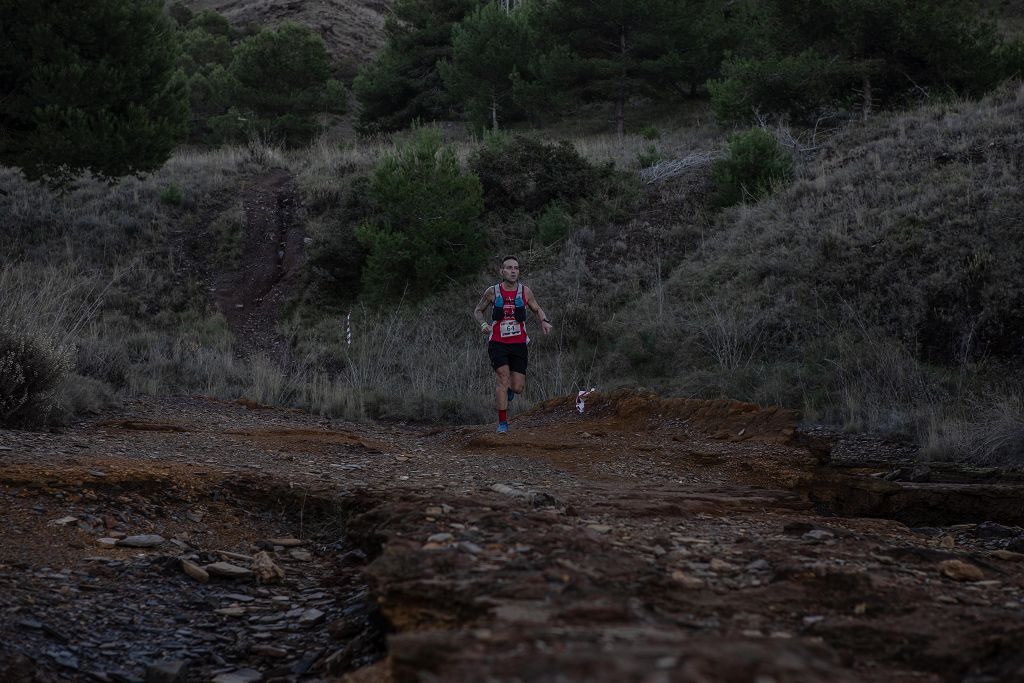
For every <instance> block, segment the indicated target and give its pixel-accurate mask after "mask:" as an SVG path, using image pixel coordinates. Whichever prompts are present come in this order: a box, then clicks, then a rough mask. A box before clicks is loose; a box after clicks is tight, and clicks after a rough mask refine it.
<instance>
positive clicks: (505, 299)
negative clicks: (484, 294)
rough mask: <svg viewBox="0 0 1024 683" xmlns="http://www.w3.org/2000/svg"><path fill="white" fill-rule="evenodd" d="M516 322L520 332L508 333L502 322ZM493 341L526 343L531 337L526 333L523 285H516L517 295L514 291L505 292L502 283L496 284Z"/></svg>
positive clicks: (492, 327)
mask: <svg viewBox="0 0 1024 683" xmlns="http://www.w3.org/2000/svg"><path fill="white" fill-rule="evenodd" d="M509 322H515V323H517V324H518V330H519V331H518V333H516V334H507V331H508V330H507V329H505V328H504V327H503V325H502V323H509ZM490 339H491V341H496V342H502V343H504V344H526V343H529V341H530V338H529V336H527V334H526V297H525V296H524V295H523V285H522V284H521V283H520V284H519V285H518V286H517V287H516V291H515V297H514V298H513V296H512V292H505V291H503V290H502V288H501V283H500V282H499V283H498V284H496V285H494V307H493V308H492V309H491V337H490Z"/></svg>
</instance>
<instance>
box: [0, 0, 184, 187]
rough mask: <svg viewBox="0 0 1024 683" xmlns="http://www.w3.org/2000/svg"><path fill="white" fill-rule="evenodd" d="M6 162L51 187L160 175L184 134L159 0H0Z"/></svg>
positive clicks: (174, 54) (172, 47)
mask: <svg viewBox="0 0 1024 683" xmlns="http://www.w3.org/2000/svg"><path fill="white" fill-rule="evenodd" d="M0 17H2V20H0V101H2V103H3V106H2V107H0V162H2V163H4V164H7V165H11V166H17V167H20V168H21V170H22V171H23V172H24V173H25V175H26V176H27V177H29V178H33V179H40V178H45V179H47V180H48V181H49V182H50V183H51V184H53V185H62V184H65V183H67V182H68V181H69V180H71V179H72V178H74V177H75V176H77V175H79V174H81V173H82V172H85V171H91V172H92V173H94V174H96V175H98V176H100V177H105V178H116V177H120V176H124V175H130V174H136V173H144V172H147V171H152V170H154V169H157V168H159V167H160V166H161V165H162V164H163V163H164V161H166V160H167V158H168V157H169V156H170V154H171V152H172V151H173V149H174V147H175V145H177V144H178V143H179V142H180V141H181V140H183V139H184V136H185V134H186V130H187V119H188V100H187V97H186V92H185V81H184V77H183V76H182V75H180V74H177V75H176V72H175V64H176V60H177V58H178V44H177V42H176V39H175V32H174V29H173V25H172V23H171V22H170V20H169V19H168V18H167V17H166V16H165V15H164V14H163V2H161V1H160V0H91V1H90V2H87V3H85V2H62V1H60V0H33V1H32V2H25V1H24V0H0Z"/></svg>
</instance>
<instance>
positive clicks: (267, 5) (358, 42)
mask: <svg viewBox="0 0 1024 683" xmlns="http://www.w3.org/2000/svg"><path fill="white" fill-rule="evenodd" d="M183 4H184V5H186V6H187V7H189V8H190V9H192V10H197V11H198V10H203V9H210V10H214V11H216V12H219V13H221V14H223V15H224V16H226V17H227V18H228V20H229V21H231V23H232V24H234V25H236V26H242V25H245V24H250V23H251V24H256V25H259V26H262V25H275V24H280V23H282V22H284V21H294V22H296V23H297V24H300V25H302V26H308V27H309V28H311V29H313V30H314V31H316V32H317V33H319V34H320V36H321V37H323V39H324V42H325V43H327V50H328V51H329V52H330V53H331V56H332V57H333V58H334V59H335V60H337V59H339V58H341V57H348V58H350V59H353V60H355V61H356V62H360V63H362V62H365V61H368V60H369V59H370V58H371V57H372V56H373V55H374V54H376V53H377V51H378V50H380V48H382V47H383V46H384V18H385V17H386V16H387V14H388V10H389V8H390V6H391V0H317V1H316V2H308V1H306V0H183Z"/></svg>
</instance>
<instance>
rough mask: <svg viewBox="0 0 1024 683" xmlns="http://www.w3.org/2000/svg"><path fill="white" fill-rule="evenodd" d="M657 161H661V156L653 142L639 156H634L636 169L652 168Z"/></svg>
mask: <svg viewBox="0 0 1024 683" xmlns="http://www.w3.org/2000/svg"><path fill="white" fill-rule="evenodd" d="M659 161H661V154H660V153H659V152H658V148H657V147H656V146H655V145H654V143H653V142H652V143H650V144H649V145H647V146H646V147H645V148H644V149H643V150H641V151H640V153H639V154H637V155H636V165H637V167H638V168H647V167H648V166H654V164H656V163H658V162H659Z"/></svg>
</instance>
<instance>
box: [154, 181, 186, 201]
mask: <svg viewBox="0 0 1024 683" xmlns="http://www.w3.org/2000/svg"><path fill="white" fill-rule="evenodd" d="M160 201H161V202H163V203H164V204H170V205H171V206H181V203H182V202H183V201H185V194H184V193H183V192H182V191H181V186H180V185H178V183H175V182H173V181H172V182H170V183H167V185H165V186H164V189H162V190H160Z"/></svg>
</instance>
